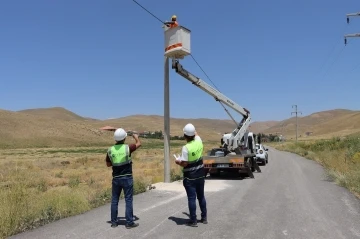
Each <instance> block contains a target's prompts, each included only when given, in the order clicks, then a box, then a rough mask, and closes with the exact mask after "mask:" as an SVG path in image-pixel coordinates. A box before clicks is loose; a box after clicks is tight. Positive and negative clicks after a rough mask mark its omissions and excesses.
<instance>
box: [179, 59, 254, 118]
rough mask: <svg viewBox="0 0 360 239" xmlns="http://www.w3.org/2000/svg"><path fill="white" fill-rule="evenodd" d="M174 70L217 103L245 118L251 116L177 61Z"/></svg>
mask: <svg viewBox="0 0 360 239" xmlns="http://www.w3.org/2000/svg"><path fill="white" fill-rule="evenodd" d="M172 68H173V69H175V71H176V73H178V74H179V75H181V76H182V77H184V78H185V79H187V80H188V81H190V82H191V83H193V84H194V85H196V86H197V87H199V88H200V89H202V90H203V91H205V92H206V93H208V94H209V95H211V96H213V97H214V98H215V100H216V101H220V102H222V103H224V104H225V105H227V106H229V107H230V108H232V109H233V110H235V111H236V112H238V113H239V114H241V115H242V116H243V117H245V118H247V117H248V116H250V112H249V111H248V110H247V109H245V108H243V107H241V106H240V105H238V104H236V103H235V102H234V101H232V100H231V99H229V98H228V97H226V96H225V95H223V94H222V93H220V92H219V91H218V90H216V89H214V88H213V87H212V86H210V85H209V84H207V83H206V82H205V81H203V80H201V79H200V78H199V77H197V76H194V75H193V74H191V73H190V72H188V71H187V70H185V69H184V68H183V67H182V65H181V64H180V63H179V62H178V61H177V60H173V62H172Z"/></svg>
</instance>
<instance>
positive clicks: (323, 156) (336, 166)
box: [269, 134, 360, 198]
mask: <svg viewBox="0 0 360 239" xmlns="http://www.w3.org/2000/svg"><path fill="white" fill-rule="evenodd" d="M269 145H271V146H273V147H274V148H276V149H279V150H283V151H288V152H292V153H296V154H298V155H300V156H303V157H305V158H308V159H311V160H315V161H317V162H319V163H320V164H321V165H322V166H324V168H325V169H326V171H327V174H328V175H329V177H331V178H332V179H333V180H334V181H335V182H336V183H337V184H338V185H340V186H343V187H345V188H347V189H349V190H350V191H351V192H352V193H354V194H355V195H356V196H357V197H359V198H360V135H359V134H355V135H350V136H347V137H345V138H332V139H330V140H316V141H309V142H301V141H300V142H298V143H296V142H284V143H271V144H269Z"/></svg>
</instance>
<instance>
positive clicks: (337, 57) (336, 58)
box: [322, 46, 345, 78]
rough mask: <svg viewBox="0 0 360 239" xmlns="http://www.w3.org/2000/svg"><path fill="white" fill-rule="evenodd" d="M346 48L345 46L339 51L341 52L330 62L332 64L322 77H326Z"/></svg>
mask: <svg viewBox="0 0 360 239" xmlns="http://www.w3.org/2000/svg"><path fill="white" fill-rule="evenodd" d="M344 49H345V46H343V48H342V49H341V51H340V52H339V54H337V56H336V57H335V60H334V61H333V62H332V63H331V64H330V66H329V67H328V70H326V71H325V72H324V74H323V77H322V78H324V77H325V76H326V75H327V73H328V72H329V70H330V69H331V68H332V66H333V65H334V63H335V62H336V61H337V60H339V58H340V55H341V53H342V52H343V51H344Z"/></svg>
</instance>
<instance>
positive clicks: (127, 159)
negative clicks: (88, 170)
mask: <svg viewBox="0 0 360 239" xmlns="http://www.w3.org/2000/svg"><path fill="white" fill-rule="evenodd" d="M132 136H133V138H134V139H135V144H125V140H126V137H127V133H126V131H125V130H124V129H122V128H119V129H116V130H115V132H114V140H115V144H114V145H113V146H111V147H110V148H109V149H108V151H107V154H106V165H107V166H108V167H112V177H113V178H112V199H111V227H117V226H118V220H117V217H118V204H119V198H120V194H121V191H122V190H124V195H125V218H126V224H125V226H126V228H133V227H137V226H138V225H139V224H138V223H135V222H134V215H133V176H132V161H131V153H132V152H134V151H135V150H136V149H138V148H139V147H140V146H141V142H140V140H139V137H138V135H137V134H133V135H132Z"/></svg>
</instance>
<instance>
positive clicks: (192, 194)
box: [174, 124, 207, 227]
mask: <svg viewBox="0 0 360 239" xmlns="http://www.w3.org/2000/svg"><path fill="white" fill-rule="evenodd" d="M183 132H184V138H185V140H186V142H187V143H186V145H185V146H183V147H182V153H181V156H180V155H178V156H176V155H174V156H175V158H176V160H175V163H176V164H177V165H180V166H181V167H183V174H184V180H183V185H184V188H185V191H186V194H187V198H188V207H189V211H190V221H189V222H188V223H187V224H186V225H187V226H192V227H197V219H196V198H197V199H198V201H199V206H200V210H201V221H200V222H202V223H204V224H207V209H206V200H205V194H204V187H205V176H206V175H205V169H204V164H203V159H202V153H203V143H202V140H201V138H200V136H199V135H198V134H197V133H196V131H195V127H194V125H192V124H187V125H185V127H184V129H183Z"/></svg>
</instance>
